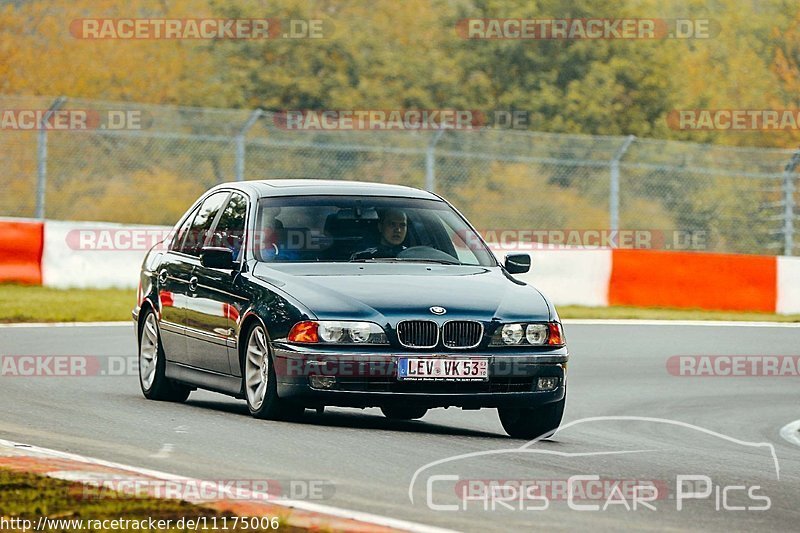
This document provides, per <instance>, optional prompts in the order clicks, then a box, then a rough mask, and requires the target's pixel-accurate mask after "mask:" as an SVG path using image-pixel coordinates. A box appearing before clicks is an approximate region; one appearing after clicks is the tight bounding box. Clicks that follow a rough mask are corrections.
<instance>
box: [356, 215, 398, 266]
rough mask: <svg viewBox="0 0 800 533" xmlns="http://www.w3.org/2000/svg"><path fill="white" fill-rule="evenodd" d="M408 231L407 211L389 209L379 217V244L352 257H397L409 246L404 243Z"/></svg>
mask: <svg viewBox="0 0 800 533" xmlns="http://www.w3.org/2000/svg"><path fill="white" fill-rule="evenodd" d="M407 231H408V217H407V216H406V213H405V212H404V211H402V210H400V209H387V210H386V211H383V213H381V214H380V216H379V218H378V234H379V236H380V242H379V244H378V246H374V247H372V248H367V249H366V250H363V251H361V252H356V253H354V254H353V256H352V257H351V258H350V259H351V260H353V259H374V258H382V257H389V258H391V257H397V254H399V253H400V252H402V251H403V250H405V249H406V248H407V246H404V245H403V243H404V242H405V240H406V233H407Z"/></svg>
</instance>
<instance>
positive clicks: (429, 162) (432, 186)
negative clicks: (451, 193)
mask: <svg viewBox="0 0 800 533" xmlns="http://www.w3.org/2000/svg"><path fill="white" fill-rule="evenodd" d="M444 130H445V128H442V129H440V130H437V131H436V133H435V134H434V135H433V138H432V139H431V141H430V142H429V143H428V150H427V151H426V152H425V190H426V191H428V192H434V191H435V190H436V168H435V166H436V153H435V150H436V143H438V142H439V139H441V138H442V135H443V134H444Z"/></svg>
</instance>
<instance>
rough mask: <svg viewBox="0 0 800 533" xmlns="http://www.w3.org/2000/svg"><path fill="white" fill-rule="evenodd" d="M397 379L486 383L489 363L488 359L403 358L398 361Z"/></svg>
mask: <svg viewBox="0 0 800 533" xmlns="http://www.w3.org/2000/svg"><path fill="white" fill-rule="evenodd" d="M397 378H398V379H406V380H415V379H416V380H421V379H425V380H429V379H433V380H436V379H439V380H443V381H474V380H479V381H485V380H487V379H489V361H488V360H487V359H446V358H433V357H419V358H417V357H401V358H400V359H399V360H398V361H397Z"/></svg>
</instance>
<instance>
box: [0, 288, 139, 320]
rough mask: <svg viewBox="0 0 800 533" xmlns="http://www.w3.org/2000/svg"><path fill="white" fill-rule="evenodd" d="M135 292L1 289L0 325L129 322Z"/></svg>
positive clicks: (120, 290) (117, 290) (121, 290)
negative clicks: (11, 323)
mask: <svg viewBox="0 0 800 533" xmlns="http://www.w3.org/2000/svg"><path fill="white" fill-rule="evenodd" d="M135 304H136V291H135V290H127V289H69V290H62V289H51V288H48V287H34V286H26V285H9V284H2V285H0V322H94V321H114V320H131V310H132V309H133V306H134V305H135Z"/></svg>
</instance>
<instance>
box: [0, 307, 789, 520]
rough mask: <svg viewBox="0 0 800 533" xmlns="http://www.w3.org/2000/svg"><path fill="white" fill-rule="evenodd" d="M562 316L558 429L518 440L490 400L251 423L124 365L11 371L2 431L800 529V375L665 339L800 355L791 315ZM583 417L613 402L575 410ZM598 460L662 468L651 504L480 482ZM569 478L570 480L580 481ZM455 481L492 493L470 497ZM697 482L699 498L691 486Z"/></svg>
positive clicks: (446, 500) (644, 471)
mask: <svg viewBox="0 0 800 533" xmlns="http://www.w3.org/2000/svg"><path fill="white" fill-rule="evenodd" d="M565 329H566V335H567V339H568V343H569V346H570V351H571V354H572V359H571V362H570V367H569V393H568V403H567V411H566V415H565V422H564V423H565V425H566V426H567V427H566V428H565V429H563V430H562V431H560V432H559V433H558V434H557V435H556V436H555V438H553V439H552V440H550V441H545V442H539V443H536V444H534V445H532V446H528V447H524V448H521V447H523V446H524V445H525V444H526V443H525V442H524V441H517V440H513V439H510V438H508V437H506V436H505V433H504V432H503V430H502V428H501V426H500V423H499V422H498V420H497V415H496V412H495V411H493V410H482V411H461V410H457V409H449V410H442V409H439V410H435V411H431V412H429V413H428V415H427V416H425V418H423V419H422V420H421V421H418V422H402V423H395V422H389V421H387V420H386V419H384V418H383V417H382V416H381V414H380V412H379V411H378V410H377V409H368V410H364V411H359V410H347V409H328V410H327V411H326V412H325V413H324V414H323V415H318V414H316V413H315V412H313V411H307V412H306V415H305V418H304V422H303V423H288V422H268V421H257V420H254V419H251V418H250V417H249V416H248V414H247V410H246V407H245V404H244V402H243V401H237V400H233V399H229V398H227V397H225V396H221V395H217V394H213V393H208V392H195V393H193V394H192V395H191V397H190V398H189V401H188V402H187V403H186V404H184V405H175V404H168V403H157V402H148V401H146V400H145V399H144V398H143V397H142V395H141V393H140V391H139V385H138V381H137V377H136V376H135V375H132V374H127V375H122V376H109V375H106V376H85V377H78V376H75V377H47V376H37V377H14V376H8V375H4V376H3V377H2V378H1V379H0V398H2V401H3V409H2V412H0V438H3V439H8V440H13V441H18V442H25V443H29V444H34V445H38V446H43V447H48V448H54V449H58V450H63V451H69V452H73V453H79V454H83V455H87V456H91V457H98V458H102V459H106V460H111V461H116V462H120V463H125V464H129V465H135V466H138V467H145V468H151V469H155V470H160V471H163V472H170V473H175V474H181V475H187V476H192V477H196V478H203V479H214V480H216V479H249V480H252V479H275V480H283V483H284V486H288V485H287V484H288V480H296V481H300V483H299V484H298V485H297V486H298V487H302V486H304V485H303V483H305V482H310V481H312V480H313V481H324V482H326V483H327V484H328V485H327V486H328V490H327V491H326V492H325V494H326V496H325V499H323V500H321V501H319V503H323V504H325V505H331V506H337V507H342V508H346V509H353V510H359V511H366V512H370V513H374V514H380V515H384V516H390V517H393V518H400V519H405V520H411V521H415V522H419V523H423V524H429V525H435V526H440V527H446V528H452V529H457V530H468V531H483V530H508V529H510V528H514V529H522V528H524V529H532V528H537V529H539V528H548V529H558V530H562V529H574V528H576V527H581V528H582V527H592V528H597V529H601V530H612V529H619V528H621V527H626V528H627V527H632V528H637V529H650V530H656V529H658V530H663V529H668V528H682V529H685V528H692V529H702V530H712V531H730V530H736V531H739V530H756V529H759V530H767V529H769V530H776V531H789V530H794V531H797V530H798V528H800V504H799V503H798V502H800V446H795V445H793V444H791V443H790V442H788V441H787V440H785V439H783V438H781V437H780V435H779V431H780V429H781V428H782V427H783V426H785V425H786V424H788V423H790V422H792V421H795V420H798V419H800V408H799V407H800V401H798V400H800V393H799V392H800V389H799V388H798V384H800V378H797V377H682V376H675V375H671V374H670V373H669V372H668V370H667V359H668V358H669V357H670V356H674V355H734V354H735V355H794V356H797V355H800V327H758V326H741V325H740V326H717V325H713V326H712V325H691V326H689V325H648V324H630V323H627V324H625V323H623V324H603V325H592V324H576V323H567V324H566V325H565ZM0 353H2V355H89V356H97V357H99V358H100V360H101V366H102V360H103V359H105V358H115V360H119V356H130V357H134V356H135V353H136V347H135V341H134V336H133V328H132V325H125V326H121V325H116V326H82V327H12V328H0ZM103 368H105V367H103ZM119 373H122V374H126V373H125V372H119ZM587 417H608V418H597V419H594V420H587V421H580V420H581V419H585V418H587ZM620 417H637V418H635V419H633V418H628V419H621V418H620ZM662 419H663V420H662ZM576 421H580V422H578V423H576V424H572V425H571V424H570V423H571V422H576ZM670 421H672V422H670ZM726 437H727V438H726ZM757 443H769V444H772V445H773V447H772V448H771V447H769V446H763V445H762V446H755V445H753V444H757ZM772 449H774V451H775V458H776V459H777V462H776V460H775V458H773V455H772V452H771V450H772ZM503 450H505V451H503ZM473 452H486V453H482V454H477V455H469V454H472V453H473ZM465 454H467V456H465V457H456V456H462V455H465ZM452 457H456V458H455V459H452V460H449V461H444V462H440V463H438V464H434V465H432V466H431V465H429V463H432V462H435V461H440V460H445V459H448V458H452ZM415 473H417V475H416V476H415ZM591 475H597V476H600V477H601V478H603V479H606V480H622V481H624V482H631V481H632V480H637V481H636V482H635V483H634V485H637V484H639V483H640V482H641V480H649V481H651V482H653V483H655V484H656V486H658V487H660V490H659V494H658V497H657V498H656V499H654V500H653V501H651V502H650V505H651V506H652V507H655V510H653V509H651V508H649V507H647V506H645V505H643V504H641V502H640V503H639V505H637V508H636V509H635V510H634V509H633V508H632V505H633V498H632V497H631V498H628V497H627V496H624V497H623V498H624V500H622V499H621V498H619V497H617V498H615V500H616V501H615V503H613V504H609V505H608V506H606V508H605V509H603V507H604V504H605V503H606V497H605V496H604V495H602V496H599V497H598V496H597V495H595V496H594V497H592V496H590V497H588V498H585V499H580V498H577V497H576V498H574V499H573V501H572V503H573V505H574V506H577V505H584V506H585V505H599V507H600V508H599V509H597V510H586V509H585V508H582V509H581V510H577V509H573V508H571V507H570V501H568V498H567V497H566V496H565V495H564V494H563V493H561V492H560V491H554V492H553V491H551V492H548V493H547V495H546V496H540V497H539V498H538V499H535V498H533V499H532V498H525V497H524V492H523V491H517V492H519V494H520V497H517V494H515V492H514V490H512V488H513V487H514V486H515V485H514V484H513V483H512V484H506V485H505V486H506V487H512V488H506V489H504V490H505V492H503V493H500V492H496V493H492V494H495V495H496V497H494V498H491V497H486V494H487V492H486V491H485V487H486V485H487V481H485V480H496V483H500V481H498V480H537V481H538V482H541V483H545V484H548V483H550V484H553V485H557V486H561V487H564V486H565V485H564V483H566V481H567V480H568V479H570V478H571V477H573V476H591ZM679 475H689V476H696V481H695V484H694V485H691V486H690V485H685V486H684V488H683V492H681V493H680V495H681V506H682V509H681V510H680V511H678V509H677V507H678V498H677V496H678V487H677V484H676V483H677V476H679ZM431 476H440V477H431ZM456 476H457V477H456ZM778 476H779V479H778ZM412 478H413V480H414V484H413V487H412V494H413V496H414V501H413V503H412V502H411V500H410V498H409V486H410V483H411V482H412ZM572 479H573V483H576V486H577V487H578V488H579V489H580V488H581V487H588V486H590V484H588V483H587V484H585V485H584V484H583V483H584V482H581V481H579V480H577V479H576V478H572ZM478 480H484V481H478ZM703 480H705V481H703ZM708 481H710V483H711V485H709V484H708V483H707V482H708ZM428 487H430V490H428ZM464 487H471V488H472V489H475V490H478V488H480V487H484V492H481V491H480V490H478V492H472V493H470V494H471V495H472V496H473V499H467V500H465V499H464V498H462V497H460V496H459V495H460V494H461V492H459V491H460V489H462V488H464ZM731 487H733V488H731ZM457 489H459V490H458V491H457ZM298 490H299V489H298ZM637 490H638V489H637ZM692 491H695V493H696V494H697V495H699V494H706V493H708V496H707V497H703V498H699V497H698V498H694V499H689V498H688V496H689V494H688V493H689V492H692ZM748 491H750V492H749V493H748ZM481 493H482V494H483V495H484V497H483V499H481V498H480V497H479V496H476V495H478V494H481ZM576 494H577V493H576ZM650 495H652V493H639V496H642V497H643V498H645V499H647V498H649V496H650ZM295 496H298V494H295ZM765 497H766V498H765ZM500 500H502V502H500ZM429 503H430V504H432V506H451V507H452V506H455V508H456V510H442V509H438V508H433V509H432V508H431V505H429ZM545 505H546V508H543V507H545ZM492 506H494V509H492ZM767 506H768V507H769V508H768V509H767V510H753V509H750V510H746V508H747V507H751V508H752V507H767ZM465 507H466V509H464V508H465ZM626 507H631V509H630V510H628V509H626ZM742 508H744V509H742Z"/></svg>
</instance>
